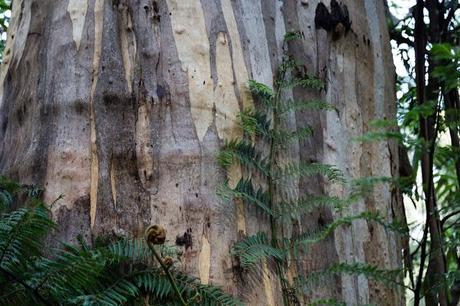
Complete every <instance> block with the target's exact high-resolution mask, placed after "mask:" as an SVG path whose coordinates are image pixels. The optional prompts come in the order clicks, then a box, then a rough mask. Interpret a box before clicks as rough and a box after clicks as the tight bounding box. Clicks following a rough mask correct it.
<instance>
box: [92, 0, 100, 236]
mask: <svg viewBox="0 0 460 306" xmlns="http://www.w3.org/2000/svg"><path fill="white" fill-rule="evenodd" d="M103 27H104V0H96V2H95V4H94V54H93V84H92V86H91V97H90V103H89V108H90V126H91V188H90V219H91V228H92V227H94V222H95V221H96V209H97V188H98V180H99V160H98V156H97V137H96V118H95V112H94V93H95V92H96V85H97V79H98V75H99V66H100V62H101V50H102V30H103Z"/></svg>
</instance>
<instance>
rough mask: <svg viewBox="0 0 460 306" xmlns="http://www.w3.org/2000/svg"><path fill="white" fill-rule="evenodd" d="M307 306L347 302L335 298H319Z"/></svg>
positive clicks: (334, 305) (345, 305) (332, 305)
mask: <svg viewBox="0 0 460 306" xmlns="http://www.w3.org/2000/svg"><path fill="white" fill-rule="evenodd" d="M308 305H309V306H324V305H330V306H347V303H345V302H342V301H339V300H337V299H333V298H332V299H319V300H315V301H313V302H311V303H310V304H308Z"/></svg>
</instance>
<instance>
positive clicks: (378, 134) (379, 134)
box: [353, 131, 404, 143]
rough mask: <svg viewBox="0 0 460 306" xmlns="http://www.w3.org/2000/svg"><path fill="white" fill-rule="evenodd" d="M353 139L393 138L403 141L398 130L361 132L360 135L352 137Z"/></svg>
mask: <svg viewBox="0 0 460 306" xmlns="http://www.w3.org/2000/svg"><path fill="white" fill-rule="evenodd" d="M353 139H354V140H355V141H361V142H374V141H384V140H389V139H394V140H397V141H399V142H401V143H402V142H403V140H404V136H403V135H402V134H401V133H400V132H398V131H374V132H368V133H365V134H363V135H362V136H359V137H355V138H353Z"/></svg>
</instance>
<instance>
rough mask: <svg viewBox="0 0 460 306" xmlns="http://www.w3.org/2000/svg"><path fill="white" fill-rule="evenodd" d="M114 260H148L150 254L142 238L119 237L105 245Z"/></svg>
mask: <svg viewBox="0 0 460 306" xmlns="http://www.w3.org/2000/svg"><path fill="white" fill-rule="evenodd" d="M107 250H108V251H109V253H110V255H111V258H112V260H114V261H115V262H119V261H123V260H127V259H128V260H130V261H131V262H133V263H135V262H139V261H143V262H145V261H148V260H149V259H150V258H151V257H152V254H151V252H150V250H149V248H148V246H147V244H146V243H145V241H144V240H139V239H121V240H119V241H117V242H115V243H113V244H111V245H109V246H108V247H107Z"/></svg>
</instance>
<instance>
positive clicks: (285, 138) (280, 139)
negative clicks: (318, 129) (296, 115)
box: [271, 126, 313, 146]
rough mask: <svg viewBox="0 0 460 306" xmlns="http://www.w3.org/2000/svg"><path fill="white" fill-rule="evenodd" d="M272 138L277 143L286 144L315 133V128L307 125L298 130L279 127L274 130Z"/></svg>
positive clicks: (279, 144)
mask: <svg viewBox="0 0 460 306" xmlns="http://www.w3.org/2000/svg"><path fill="white" fill-rule="evenodd" d="M271 133H272V138H273V141H274V142H275V144H276V145H278V146H286V145H288V144H290V143H292V142H293V141H295V140H301V139H305V138H307V137H310V136H312V135H313V128H312V127H311V126H305V127H303V128H300V129H298V130H297V131H288V130H283V129H277V130H276V131H272V132H271Z"/></svg>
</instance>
